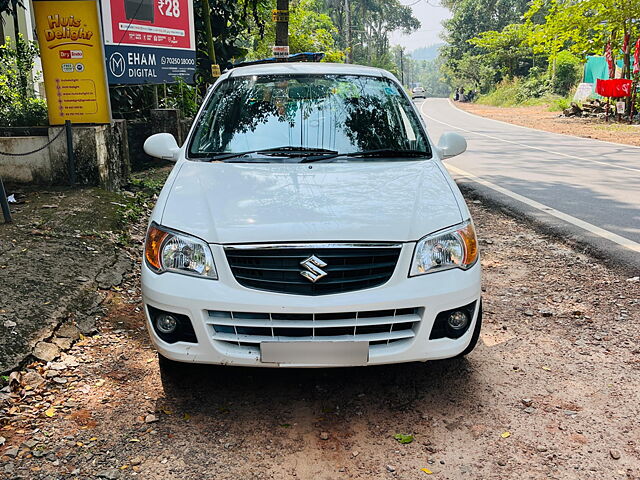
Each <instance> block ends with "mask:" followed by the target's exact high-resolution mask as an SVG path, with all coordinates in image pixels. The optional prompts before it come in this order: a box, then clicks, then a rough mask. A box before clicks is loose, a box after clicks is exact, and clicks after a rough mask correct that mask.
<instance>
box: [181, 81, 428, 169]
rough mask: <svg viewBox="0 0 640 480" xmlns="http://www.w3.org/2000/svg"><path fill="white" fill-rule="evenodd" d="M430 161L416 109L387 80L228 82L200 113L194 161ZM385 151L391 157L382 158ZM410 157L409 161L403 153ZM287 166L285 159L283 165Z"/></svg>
mask: <svg viewBox="0 0 640 480" xmlns="http://www.w3.org/2000/svg"><path fill="white" fill-rule="evenodd" d="M312 152H313V154H315V155H322V154H324V155H329V154H333V157H334V158H335V157H339V156H342V155H348V154H352V153H353V154H357V153H360V154H361V153H366V154H367V155H361V156H360V157H357V156H354V159H355V158H358V159H359V160H362V159H370V158H373V157H375V156H376V155H372V153H379V155H378V157H386V158H394V155H393V153H394V152H398V157H404V158H406V157H413V158H424V157H430V156H431V151H430V148H429V142H428V140H427V138H426V135H425V133H424V131H423V129H422V128H421V125H420V121H419V119H418V118H417V115H416V114H415V111H414V109H413V107H412V105H411V103H410V102H409V101H408V100H407V98H406V96H405V95H404V94H403V93H402V92H401V91H400V90H399V88H398V86H397V85H396V84H395V83H394V82H391V81H389V80H387V79H385V78H381V77H369V76H358V75H260V76H243V77H238V78H231V79H228V80H226V81H224V82H222V83H221V84H220V85H219V86H218V87H217V88H216V90H215V92H214V93H213V95H212V96H211V98H210V100H209V102H208V103H207V105H206V107H205V110H204V112H203V113H202V114H201V116H200V118H199V120H198V123H197V126H196V129H195V133H194V135H193V137H192V140H191V142H190V144H189V156H190V158H201V159H207V158H208V159H218V158H216V156H218V157H220V158H221V156H224V157H225V158H230V157H233V156H234V155H231V154H236V153H237V154H238V155H241V154H242V155H244V156H247V157H255V156H258V157H260V158H261V160H263V161H277V158H278V156H279V154H281V156H283V157H289V158H291V157H300V156H303V155H310V154H311V153H312ZM382 152H384V154H382ZM401 154H404V155H401ZM280 161H282V160H280Z"/></svg>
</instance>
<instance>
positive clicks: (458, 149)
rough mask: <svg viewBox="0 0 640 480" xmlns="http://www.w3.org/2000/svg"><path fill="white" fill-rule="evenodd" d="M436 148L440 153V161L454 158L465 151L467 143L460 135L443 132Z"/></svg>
mask: <svg viewBox="0 0 640 480" xmlns="http://www.w3.org/2000/svg"><path fill="white" fill-rule="evenodd" d="M438 148H439V149H440V151H441V152H442V159H443V160H444V159H446V158H451V157H455V156H456V155H460V154H461V153H464V152H465V151H466V150H467V141H466V140H465V139H464V137H463V136H462V135H460V134H457V133H455V132H445V133H443V134H442V135H441V136H440V140H438Z"/></svg>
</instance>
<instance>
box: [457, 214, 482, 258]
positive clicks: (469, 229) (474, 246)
mask: <svg viewBox="0 0 640 480" xmlns="http://www.w3.org/2000/svg"><path fill="white" fill-rule="evenodd" d="M458 233H459V234H460V237H462V241H463V242H464V261H463V262H462V264H463V265H465V266H469V265H473V264H474V263H475V262H476V260H477V259H478V239H477V238H476V231H475V229H474V228H473V223H471V222H469V224H467V225H466V226H465V227H464V228H461V229H460V230H458Z"/></svg>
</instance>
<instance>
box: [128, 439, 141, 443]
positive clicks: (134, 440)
mask: <svg viewBox="0 0 640 480" xmlns="http://www.w3.org/2000/svg"><path fill="white" fill-rule="evenodd" d="M129 441H130V442H132V443H135V442H139V441H140V439H139V438H130V439H129Z"/></svg>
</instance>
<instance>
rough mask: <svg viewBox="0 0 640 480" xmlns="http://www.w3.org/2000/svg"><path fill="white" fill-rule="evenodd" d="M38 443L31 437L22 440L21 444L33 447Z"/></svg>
mask: <svg viewBox="0 0 640 480" xmlns="http://www.w3.org/2000/svg"><path fill="white" fill-rule="evenodd" d="M37 444H38V441H37V440H34V439H33V438H32V439H30V440H27V441H26V442H24V443H23V444H22V445H24V446H25V447H27V448H29V449H31V448H33V447H35V446H36V445H37Z"/></svg>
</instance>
